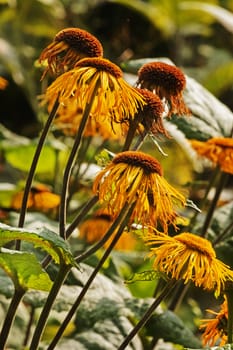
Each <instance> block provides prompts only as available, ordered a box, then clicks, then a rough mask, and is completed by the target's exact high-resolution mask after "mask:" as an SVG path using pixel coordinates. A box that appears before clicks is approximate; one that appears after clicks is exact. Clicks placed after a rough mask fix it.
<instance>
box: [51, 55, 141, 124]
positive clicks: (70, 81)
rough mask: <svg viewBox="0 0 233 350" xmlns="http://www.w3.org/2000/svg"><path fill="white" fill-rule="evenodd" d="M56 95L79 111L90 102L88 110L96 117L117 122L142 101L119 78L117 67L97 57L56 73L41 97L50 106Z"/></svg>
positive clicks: (136, 107) (132, 111)
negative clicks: (58, 74)
mask: <svg viewBox="0 0 233 350" xmlns="http://www.w3.org/2000/svg"><path fill="white" fill-rule="evenodd" d="M93 93H95V96H94V97H93ZM58 96H59V97H58ZM57 97H58V98H59V103H60V104H61V105H64V106H67V108H71V110H72V111H73V107H72V104H73V103H74V104H75V106H77V108H79V109H80V108H81V109H83V110H84V109H85V106H86V105H87V104H91V111H90V112H91V114H92V115H94V116H96V118H98V117H99V118H100V119H101V121H104V118H105V120H108V118H109V121H110V122H111V121H112V120H113V121H115V122H119V123H120V122H124V121H126V120H128V119H130V118H133V116H134V114H135V113H136V111H137V110H138V108H141V107H142V106H143V105H144V104H145V101H144V99H143V97H142V96H141V94H140V93H139V92H138V91H137V90H136V89H135V88H133V87H132V86H130V85H129V84H128V83H127V82H126V81H125V80H124V79H123V73H122V71H121V69H120V68H119V67H118V66H117V65H115V64H114V63H112V62H111V61H109V60H107V59H104V58H100V57H98V58H97V57H95V58H84V59H82V60H80V61H79V62H78V63H77V64H76V65H75V68H74V69H72V70H70V71H68V72H66V73H64V74H62V75H60V76H59V77H58V78H57V79H56V80H55V81H54V82H53V83H52V84H51V85H50V86H49V87H48V88H47V90H46V93H45V97H44V100H45V101H48V103H49V105H50V106H51V105H53V104H54V102H55V101H56V99H57ZM103 116H104V117H103Z"/></svg>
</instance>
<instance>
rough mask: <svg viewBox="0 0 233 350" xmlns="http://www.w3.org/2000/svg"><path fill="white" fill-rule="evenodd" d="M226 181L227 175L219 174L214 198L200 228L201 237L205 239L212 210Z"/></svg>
mask: <svg viewBox="0 0 233 350" xmlns="http://www.w3.org/2000/svg"><path fill="white" fill-rule="evenodd" d="M227 180H228V174H226V173H221V175H220V178H219V182H218V185H217V187H216V190H215V194H214V198H213V200H212V201H211V204H210V207H209V209H208V212H207V215H206V217H205V221H204V224H203V226H202V230H201V233H200V236H201V237H206V235H207V231H208V228H209V226H210V224H211V220H212V218H213V214H214V210H215V209H216V206H217V203H218V200H219V197H220V195H221V192H222V190H223V189H224V186H225V185H226V182H227Z"/></svg>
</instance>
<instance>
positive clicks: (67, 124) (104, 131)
mask: <svg viewBox="0 0 233 350" xmlns="http://www.w3.org/2000/svg"><path fill="white" fill-rule="evenodd" d="M82 114H83V110H82V109H77V106H75V104H74V103H73V104H71V106H69V105H67V106H64V105H61V106H60V107H59V110H58V113H57V116H56V119H55V120H54V124H55V125H56V128H57V129H58V130H60V131H61V132H62V133H63V134H64V135H67V136H75V135H76V134H77V130H78V128H79V126H80V123H81V120H82ZM83 136H84V137H101V138H102V139H103V140H109V139H110V140H118V141H123V131H122V125H121V124H120V123H114V121H112V123H111V124H110V123H103V122H101V118H97V117H95V116H94V115H92V114H90V116H89V118H88V120H87V125H86V128H85V130H84V133H83Z"/></svg>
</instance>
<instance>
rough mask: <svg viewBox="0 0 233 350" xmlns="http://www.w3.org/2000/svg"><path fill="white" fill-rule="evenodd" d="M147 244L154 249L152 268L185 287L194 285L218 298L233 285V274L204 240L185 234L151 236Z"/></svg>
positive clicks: (148, 237)
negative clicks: (179, 281)
mask: <svg viewBox="0 0 233 350" xmlns="http://www.w3.org/2000/svg"><path fill="white" fill-rule="evenodd" d="M144 240H145V244H146V245H149V246H152V247H151V248H150V250H151V252H150V253H149V256H150V257H155V259H154V262H153V266H154V268H155V269H156V270H159V271H161V272H164V273H165V274H167V275H168V276H169V277H171V278H174V279H176V280H184V283H185V284H186V283H188V282H189V281H193V282H194V284H195V286H197V287H202V288H203V289H205V290H209V291H214V293H215V296H216V297H217V296H219V295H220V294H221V292H223V291H224V288H225V283H226V282H227V281H233V271H232V270H231V269H230V267H229V266H227V265H225V264H224V263H223V262H222V261H220V260H218V259H217V258H216V253H215V250H214V249H213V247H212V244H211V243H210V242H209V241H208V240H207V239H205V238H202V237H200V236H197V235H195V234H192V233H189V232H184V233H181V234H178V235H176V236H174V237H170V236H167V235H165V234H156V235H155V234H148V235H147V236H146V237H145V238H144Z"/></svg>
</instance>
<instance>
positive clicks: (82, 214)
mask: <svg viewBox="0 0 233 350" xmlns="http://www.w3.org/2000/svg"><path fill="white" fill-rule="evenodd" d="M97 201H98V196H93V197H92V198H91V199H90V200H89V202H87V203H86V205H85V206H84V207H83V208H82V210H81V212H80V213H78V215H77V216H76V218H74V220H73V221H72V223H71V224H70V226H68V228H67V230H66V238H67V239H68V238H69V237H70V235H71V234H72V232H73V231H74V230H75V229H76V227H77V226H78V224H79V223H80V221H81V220H83V218H84V217H85V215H86V214H87V213H88V212H89V210H90V209H91V208H92V207H93V206H94V205H95V204H96V203H97ZM51 261H52V258H51V256H50V255H46V256H45V258H44V259H43V261H42V262H41V266H42V267H43V269H45V268H46V267H47V266H48V265H49V263H50V262H51Z"/></svg>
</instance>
